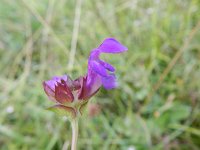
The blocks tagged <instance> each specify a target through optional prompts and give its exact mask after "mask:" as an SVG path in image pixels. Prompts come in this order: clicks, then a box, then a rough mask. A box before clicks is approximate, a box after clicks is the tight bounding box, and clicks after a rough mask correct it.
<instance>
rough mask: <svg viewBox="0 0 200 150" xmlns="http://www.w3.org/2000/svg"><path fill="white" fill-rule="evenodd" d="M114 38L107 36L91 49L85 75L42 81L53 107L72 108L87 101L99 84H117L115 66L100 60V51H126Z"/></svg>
mask: <svg viewBox="0 0 200 150" xmlns="http://www.w3.org/2000/svg"><path fill="white" fill-rule="evenodd" d="M127 50H128V49H127V47H125V46H123V45H122V44H121V43H119V42H118V41H117V40H115V39H114V38H107V39H105V40H104V41H103V43H102V44H101V45H100V46H99V47H98V48H95V49H94V50H92V51H91V53H90V56H89V60H88V72H87V74H86V75H85V76H80V77H79V78H77V79H75V80H72V79H71V78H70V77H69V76H68V75H63V76H61V77H58V76H56V77H53V78H52V79H51V80H48V81H44V82H43V86H44V90H45V92H46V94H47V96H48V97H49V99H51V100H53V101H54V102H56V104H57V105H55V106H54V107H59V108H64V109H73V108H72V107H74V105H73V104H74V103H77V102H79V101H87V100H88V99H89V98H91V97H92V96H93V95H94V94H95V93H96V92H97V91H98V90H99V88H100V87H101V86H103V87H104V88H105V89H108V90H109V89H113V88H115V87H116V86H117V82H116V77H115V68H114V67H113V66H112V65H110V64H109V63H107V62H105V61H103V60H101V59H100V58H99V57H100V54H101V53H113V54H115V53H122V52H124V51H127Z"/></svg>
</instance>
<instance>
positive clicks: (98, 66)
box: [89, 60, 107, 76]
mask: <svg viewBox="0 0 200 150" xmlns="http://www.w3.org/2000/svg"><path fill="white" fill-rule="evenodd" d="M89 63H90V64H89V65H90V66H91V68H92V70H94V71H95V72H96V73H97V74H99V75H100V76H107V72H106V68H105V67H104V66H102V65H101V63H99V62H98V61H95V60H92V61H90V62H89Z"/></svg>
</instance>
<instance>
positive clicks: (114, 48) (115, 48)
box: [98, 38, 128, 53]
mask: <svg viewBox="0 0 200 150" xmlns="http://www.w3.org/2000/svg"><path fill="white" fill-rule="evenodd" d="M98 49H100V51H101V52H104V53H121V52H124V51H127V50H128V48H127V47H125V46H124V45H122V44H121V43H119V42H118V41H117V40H115V39H114V38H107V39H105V40H104V41H103V43H102V44H101V45H100V46H99V47H98Z"/></svg>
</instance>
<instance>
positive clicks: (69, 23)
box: [0, 0, 200, 150]
mask: <svg viewBox="0 0 200 150" xmlns="http://www.w3.org/2000/svg"><path fill="white" fill-rule="evenodd" d="M79 18H80V19H79ZM199 21H200V1H199V0H149V1H147V0H110V1H106V0H102V1H92V0H91V1H90V0H83V1H81V0H77V1H73V0H42V1H40V0H16V1H13V0H1V1H0V149H1V150H29V149H30V150H66V149H68V148H69V144H70V139H71V128H70V124H69V122H68V121H67V120H66V118H60V117H58V116H56V115H55V114H53V113H52V112H49V111H47V110H45V108H46V107H48V106H51V105H52V103H51V102H50V101H48V98H47V96H46V95H45V93H44V91H43V87H42V82H43V81H44V80H48V79H50V78H51V77H52V76H54V75H62V74H69V75H70V76H71V77H72V78H73V79H75V78H77V77H78V76H80V75H83V74H85V73H86V70H87V58H88V55H89V53H90V50H91V49H93V48H95V47H97V46H98V45H99V44H100V43H101V42H102V41H103V39H104V38H106V37H115V38H116V39H118V40H119V41H120V42H121V43H123V44H124V45H126V46H127V47H128V48H129V51H128V52H127V53H124V54H120V55H117V56H116V55H115V56H114V55H113V56H112V55H109V56H108V55H105V56H104V55H103V58H104V59H105V60H107V61H109V62H110V63H111V64H113V65H114V66H115V67H116V68H117V77H118V81H119V88H118V89H115V90H112V91H106V90H104V89H101V90H100V91H99V93H98V94H97V95H96V96H95V97H94V98H92V99H91V103H92V104H98V105H99V106H100V107H101V111H100V112H99V113H98V114H97V115H96V116H93V117H89V116H88V115H85V116H84V117H82V119H81V120H80V135H79V141H78V147H79V149H80V150H86V149H87V150H146V149H152V150H188V149H191V150H199V149H200V109H199V108H200V79H199V77H200V61H199V60H200V42H199V41H200V23H199Z"/></svg>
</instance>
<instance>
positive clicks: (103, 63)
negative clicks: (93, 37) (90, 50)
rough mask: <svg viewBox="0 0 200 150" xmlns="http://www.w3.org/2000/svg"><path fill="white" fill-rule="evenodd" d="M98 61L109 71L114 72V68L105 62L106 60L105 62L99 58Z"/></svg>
mask: <svg viewBox="0 0 200 150" xmlns="http://www.w3.org/2000/svg"><path fill="white" fill-rule="evenodd" d="M99 63H100V64H101V65H102V66H104V67H105V68H106V69H108V70H109V71H111V72H114V71H115V68H114V67H113V66H112V65H111V64H109V63H107V62H105V61H103V60H99Z"/></svg>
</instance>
